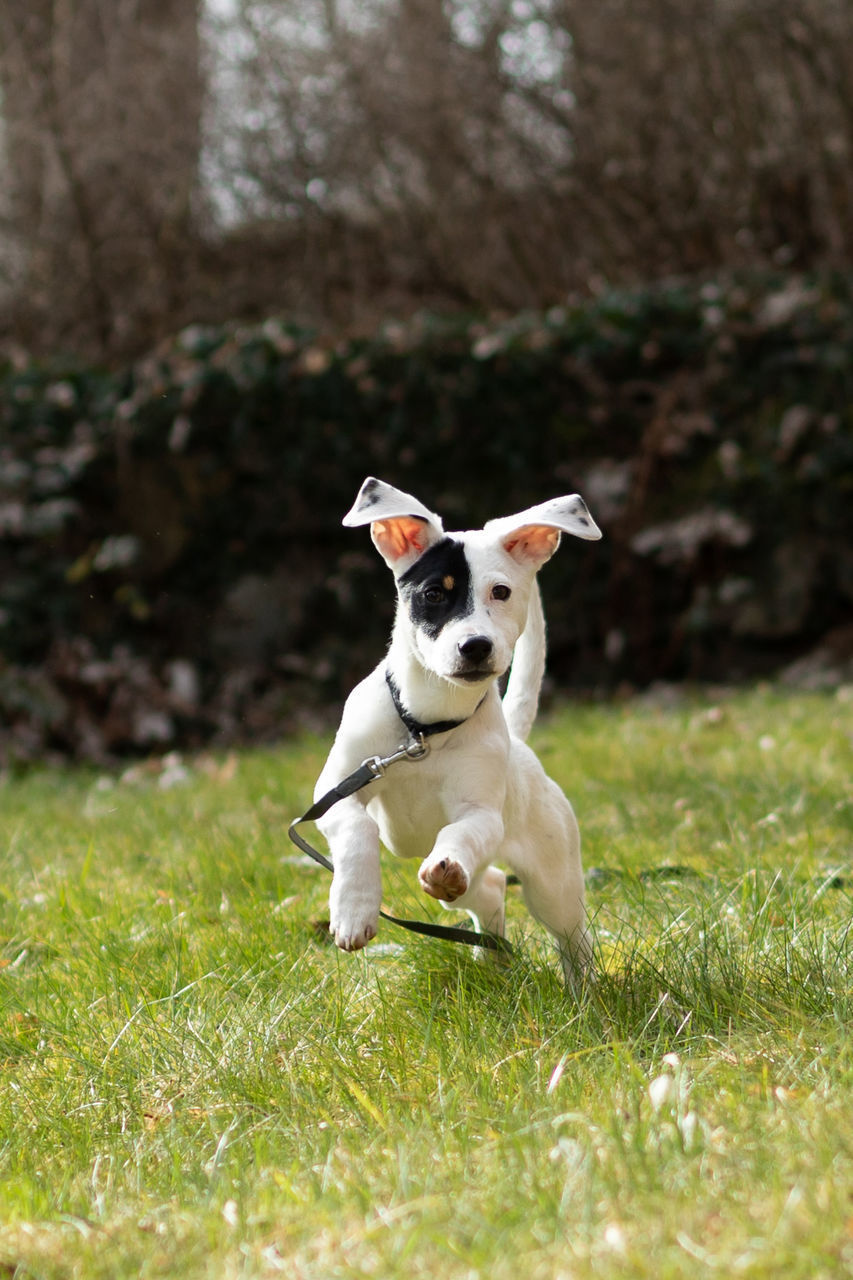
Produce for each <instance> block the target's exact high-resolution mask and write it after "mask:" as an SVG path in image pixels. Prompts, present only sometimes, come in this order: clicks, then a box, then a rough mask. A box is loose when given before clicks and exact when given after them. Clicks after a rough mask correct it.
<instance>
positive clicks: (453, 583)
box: [398, 538, 473, 640]
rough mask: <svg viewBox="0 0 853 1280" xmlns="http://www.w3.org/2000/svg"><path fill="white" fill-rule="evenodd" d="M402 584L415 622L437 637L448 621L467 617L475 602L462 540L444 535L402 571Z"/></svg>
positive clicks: (402, 591) (403, 594)
mask: <svg viewBox="0 0 853 1280" xmlns="http://www.w3.org/2000/svg"><path fill="white" fill-rule="evenodd" d="M398 587H399V591H400V596H401V598H402V600H403V602H404V603H405V605H406V608H407V610H408V613H409V617H410V618H411V620H412V622H413V624H414V625H415V626H416V627H419V628H420V629H421V630H422V631H424V632H425V633H426V635H428V636H429V637H430V639H431V640H435V639H436V637H437V636H438V635H439V633H440V632H441V630H442V628H443V627H445V626H446V625H447V623H448V622H453V621H455V620H456V619H459V618H464V617H467V615H468V614H469V613H470V612H471V609H472V606H473V596H472V592H471V570H470V568H469V567H468V561H467V559H466V556H465V548H464V547H463V546H462V543H461V542H456V541H455V540H454V539H453V538H442V540H441V542H437V543H436V544H435V546H432V547H430V549H429V550H428V551H425V552H424V554H423V555H422V556H421V558H420V559H419V560H416V561H415V563H414V564H413V565H412V567H411V569H408V570H407V571H406V573H404V574H403V575H402V577H401V578H400V580H399V583H398Z"/></svg>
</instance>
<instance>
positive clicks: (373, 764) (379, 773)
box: [362, 733, 429, 778]
mask: <svg viewBox="0 0 853 1280" xmlns="http://www.w3.org/2000/svg"><path fill="white" fill-rule="evenodd" d="M427 755H429V743H428V742H427V740H426V738H425V736H424V735H423V734H422V733H421V734H418V737H417V738H416V740H415V741H414V742H408V743H406V745H405V746H400V747H398V748H397V750H396V751H394V752H392V753H391V755H390V756H370V757H369V758H368V759H367V760H364V761H363V762H362V767H364V768H367V769H369V770H370V771H371V773H372V774H373V776H374V778H383V777H384V776H385V770H386V769H387V768H388V766H389V765H390V764H396V762H397V761H398V760H423V758H424V756H427Z"/></svg>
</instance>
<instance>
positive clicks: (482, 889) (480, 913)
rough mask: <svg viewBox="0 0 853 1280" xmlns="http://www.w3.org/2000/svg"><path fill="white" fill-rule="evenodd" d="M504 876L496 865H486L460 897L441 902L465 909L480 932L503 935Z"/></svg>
mask: <svg viewBox="0 0 853 1280" xmlns="http://www.w3.org/2000/svg"><path fill="white" fill-rule="evenodd" d="M505 898H506V876H505V875H504V873H503V872H502V871H501V870H500V869H499V868H498V867H486V869H485V870H484V871H483V873H482V874H481V875H478V876H477V877H476V878H475V879H474V881H473V883H472V884H471V886H470V887H469V888H468V889H467V890H466V891H465V893H464V894H463V895H462V897H461V898H457V899H456V901H455V902H443V903H442V906H444V907H448V908H450V909H451V910H454V911H455V910H459V909H461V910H462V911H467V912H468V915H469V916H470V917H471V919H472V920H473V921H474V924H475V925H476V927H477V928H478V929H479V930H480V931H481V932H482V933H496V934H497V935H498V937H499V938H502V937H503V936H504V929H505V911H506V907H505Z"/></svg>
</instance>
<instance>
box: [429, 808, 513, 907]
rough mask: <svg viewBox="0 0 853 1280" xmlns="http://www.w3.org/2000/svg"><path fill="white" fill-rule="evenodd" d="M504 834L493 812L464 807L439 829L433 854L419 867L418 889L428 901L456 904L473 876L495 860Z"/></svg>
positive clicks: (501, 822)
mask: <svg viewBox="0 0 853 1280" xmlns="http://www.w3.org/2000/svg"><path fill="white" fill-rule="evenodd" d="M503 834H504V824H503V819H502V818H501V815H500V813H498V812H497V811H496V810H495V809H491V808H486V807H484V806H481V805H468V806H466V807H465V808H464V809H462V810H460V812H459V813H458V814H456V815H454V819H453V821H452V822H449V823H448V824H447V826H445V827H442V829H441V830H440V831H439V833H438V835H437V836H436V840H435V844H434V845H433V847H432V852H431V853H430V854H429V855H428V856H427V857H426V858H424V860H423V862H422V863H421V866H420V869H419V871H418V879H419V880H420V883H421V888H422V889H423V890H424V892H425V893H428V894H429V895H430V897H431V898H438V899H439V900H440V901H441V902H455V901H456V899H457V898H461V897H462V896H463V894H465V893H467V891H468V888H469V886H470V884H471V881H472V880H473V879H474V876H475V875H476V874H477V872H478V871H480V870H481V869H482V868H483V867H484V866H486V865H487V864H488V862H489V861H490V859H491V858H492V857H494V854H495V850H496V849H497V848H498V846H499V845H500V843H501V841H502V840H503Z"/></svg>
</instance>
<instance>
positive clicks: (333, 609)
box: [0, 275, 853, 756]
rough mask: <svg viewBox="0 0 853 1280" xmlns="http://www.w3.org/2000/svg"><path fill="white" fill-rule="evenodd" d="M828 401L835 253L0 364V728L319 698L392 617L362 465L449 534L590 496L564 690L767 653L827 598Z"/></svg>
mask: <svg viewBox="0 0 853 1280" xmlns="http://www.w3.org/2000/svg"><path fill="white" fill-rule="evenodd" d="M851 406H853V277H849V276H840V275H839V276H835V277H831V278H821V279H817V278H815V279H804V278H802V277H791V276H781V275H780V276H779V277H777V278H767V277H763V278H761V279H760V280H746V281H729V282H727V283H726V284H725V285H719V284H713V285H710V284H706V285H704V286H703V285H701V284H697V285H673V286H667V287H657V288H655V289H651V290H648V291H644V292H635V293H619V294H611V295H608V296H606V297H604V298H602V299H600V300H599V301H597V302H594V303H586V304H583V305H580V304H579V305H576V306H567V307H565V308H560V309H558V310H554V311H551V312H549V313H547V315H540V314H530V315H520V316H516V317H513V318H512V319H510V320H504V321H496V322H494V323H491V322H489V321H485V320H482V319H477V320H468V321H466V320H462V319H459V318H456V319H449V320H444V319H440V318H437V317H434V316H423V317H420V318H418V319H416V320H415V321H413V322H411V323H409V324H407V325H405V326H403V325H394V326H391V325H389V326H387V327H386V328H385V329H384V330H383V331H381V332H380V333H379V334H377V335H376V336H375V337H374V338H372V339H370V340H366V339H351V340H346V341H342V342H339V343H337V344H336V345H329V344H327V343H324V342H321V341H319V340H316V339H315V338H314V337H312V336H311V335H309V334H305V333H300V332H296V331H292V330H290V329H288V328H287V327H286V326H284V325H282V324H280V323H279V322H277V321H268V322H267V323H265V324H262V325H257V326H253V327H246V328H238V327H236V326H231V327H222V328H195V329H192V330H186V331H184V333H182V334H181V335H180V337H179V338H178V339H177V340H176V341H175V342H174V343H172V344H169V345H167V346H164V347H161V348H159V349H158V350H156V351H155V352H154V353H152V354H151V355H150V356H149V357H147V358H146V359H144V360H142V361H140V362H139V363H138V364H136V365H135V366H133V368H131V369H129V370H125V371H123V372H121V373H109V372H103V371H99V370H92V369H79V368H73V369H67V368H55V367H54V368H47V367H44V366H36V365H26V366H25V367H23V368H17V369H13V368H7V370H6V371H5V376H4V377H3V380H2V383H0V651H2V655H3V658H2V661H3V662H4V663H5V667H0V708H2V713H3V716H2V719H3V726H4V729H3V730H0V733H2V734H4V736H3V737H0V742H5V749H6V750H8V751H13V748H14V752H15V753H17V754H23V755H25V756H26V755H28V754H32V753H33V752H35V751H37V750H39V751H40V750H43V749H44V748H45V747H48V748H49V747H54V748H56V749H59V750H72V751H75V752H84V753H94V754H98V753H99V752H100V751H102V750H107V749H109V750H121V749H126V748H131V747H136V748H139V747H151V746H156V745H158V744H160V745H163V744H169V743H179V742H184V743H198V742H201V741H203V740H206V739H208V738H209V737H210V736H211V735H217V734H218V735H220V736H222V737H233V736H235V735H237V734H241V733H242V734H244V735H248V736H258V735H266V734H272V733H275V732H277V731H280V730H281V728H282V727H283V726H284V725H285V724H286V723H287V722H288V720H289V719H290V718H292V716H293V714H294V709H295V708H296V707H297V706H299V705H302V704H303V703H304V701H305V700H306V699H308V700H309V701H310V702H313V703H314V704H319V703H320V702H322V701H324V700H325V701H328V700H330V699H338V698H340V697H341V696H342V695H343V694H344V693H345V692H346V690H347V688H348V687H349V686H350V685H351V684H352V683H353V682H354V680H356V679H357V678H358V677H359V676H360V675H361V674H362V673H364V672H365V671H366V670H367V669H368V668H369V667H370V666H371V665H372V663H374V662H375V661H376V660H377V659H378V657H379V655H380V654H381V653H382V650H383V646H384V644H385V640H386V636H387V631H388V627H389V624H390V620H391V617H392V611H393V601H392V590H391V583H390V581H389V580H388V578H387V571H386V570H385V568H384V566H383V565H382V564H381V562H380V561H379V559H378V557H377V556H375V554H374V553H373V551H372V548H371V547H370V546H369V543H368V541H367V538H366V535H364V534H358V533H353V532H348V531H345V530H343V529H341V527H340V518H341V516H342V514H343V513H344V512H345V511H346V510H347V508H348V507H349V505H350V503H351V502H352V499H353V496H354V494H355V492H356V489H357V488H358V485H359V484H360V482H361V480H362V479H363V477H364V476H365V475H367V474H369V473H373V474H377V475H380V476H382V477H383V478H384V479H387V480H389V481H391V482H392V483H394V484H396V485H398V486H399V487H401V488H404V489H409V490H411V491H412V492H414V493H416V494H417V495H418V496H419V497H420V498H421V499H422V500H423V501H425V502H426V503H427V504H428V505H430V506H432V507H433V508H434V509H435V510H437V511H439V512H440V513H441V514H442V515H443V516H444V518H445V523H446V525H447V527H448V528H468V527H473V526H476V525H478V524H480V523H481V522H483V521H484V520H486V519H488V518H490V517H492V516H495V515H501V514H507V513H509V512H511V511H513V510H518V509H521V508H523V507H525V506H527V505H529V504H531V503H533V502H538V501H541V500H543V499H545V498H547V497H551V496H554V495H556V494H558V493H563V492H570V491H573V490H579V491H580V492H581V493H583V495H584V497H585V498H586V499H587V501H588V503H589V506H590V508H591V510H592V512H593V515H594V516H595V518H596V520H597V521H598V523H599V524H600V525H601V526H602V528H603V529H604V533H605V538H604V540H603V541H602V542H601V543H600V544H585V543H575V542H572V543H571V545H569V544H568V542H567V545H566V546H565V547H564V548H563V550H562V551H561V553H560V554H559V555H558V556H557V557H556V558H555V560H554V561H553V563H552V564H550V565H549V566H548V567H547V569H546V570H545V572H544V574H543V587H544V592H545V595H546V603H547V611H548V617H549V624H550V637H551V658H550V671H551V674H552V676H553V677H554V678H555V680H557V681H558V682H560V684H562V685H573V686H580V685H590V684H594V685H598V686H601V685H611V684H614V683H618V682H620V681H626V680H627V681H630V682H631V683H644V682H647V681H650V680H653V679H656V678H681V677H705V678H726V679H730V678H736V677H738V676H742V675H747V674H750V673H754V672H756V671H761V670H768V669H770V668H771V667H773V666H774V665H776V666H778V665H779V664H780V663H782V662H784V661H789V660H791V659H792V658H794V657H796V656H798V655H799V654H801V653H803V652H805V651H807V650H808V649H809V648H813V647H814V646H815V645H816V644H817V643H818V642H819V641H821V639H822V638H823V637H825V636H826V634H827V633H829V632H832V631H833V630H835V632H836V636H837V634H838V630H837V629H838V628H839V627H841V626H842V625H843V624H845V622H847V621H849V619H850V615H851V604H853V539H851V533H853V407H851ZM176 662H177V663H178V666H177V668H176V667H175V665H174V664H175V663H176ZM4 731H5V732H4ZM0 749H3V748H2V747H0Z"/></svg>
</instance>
